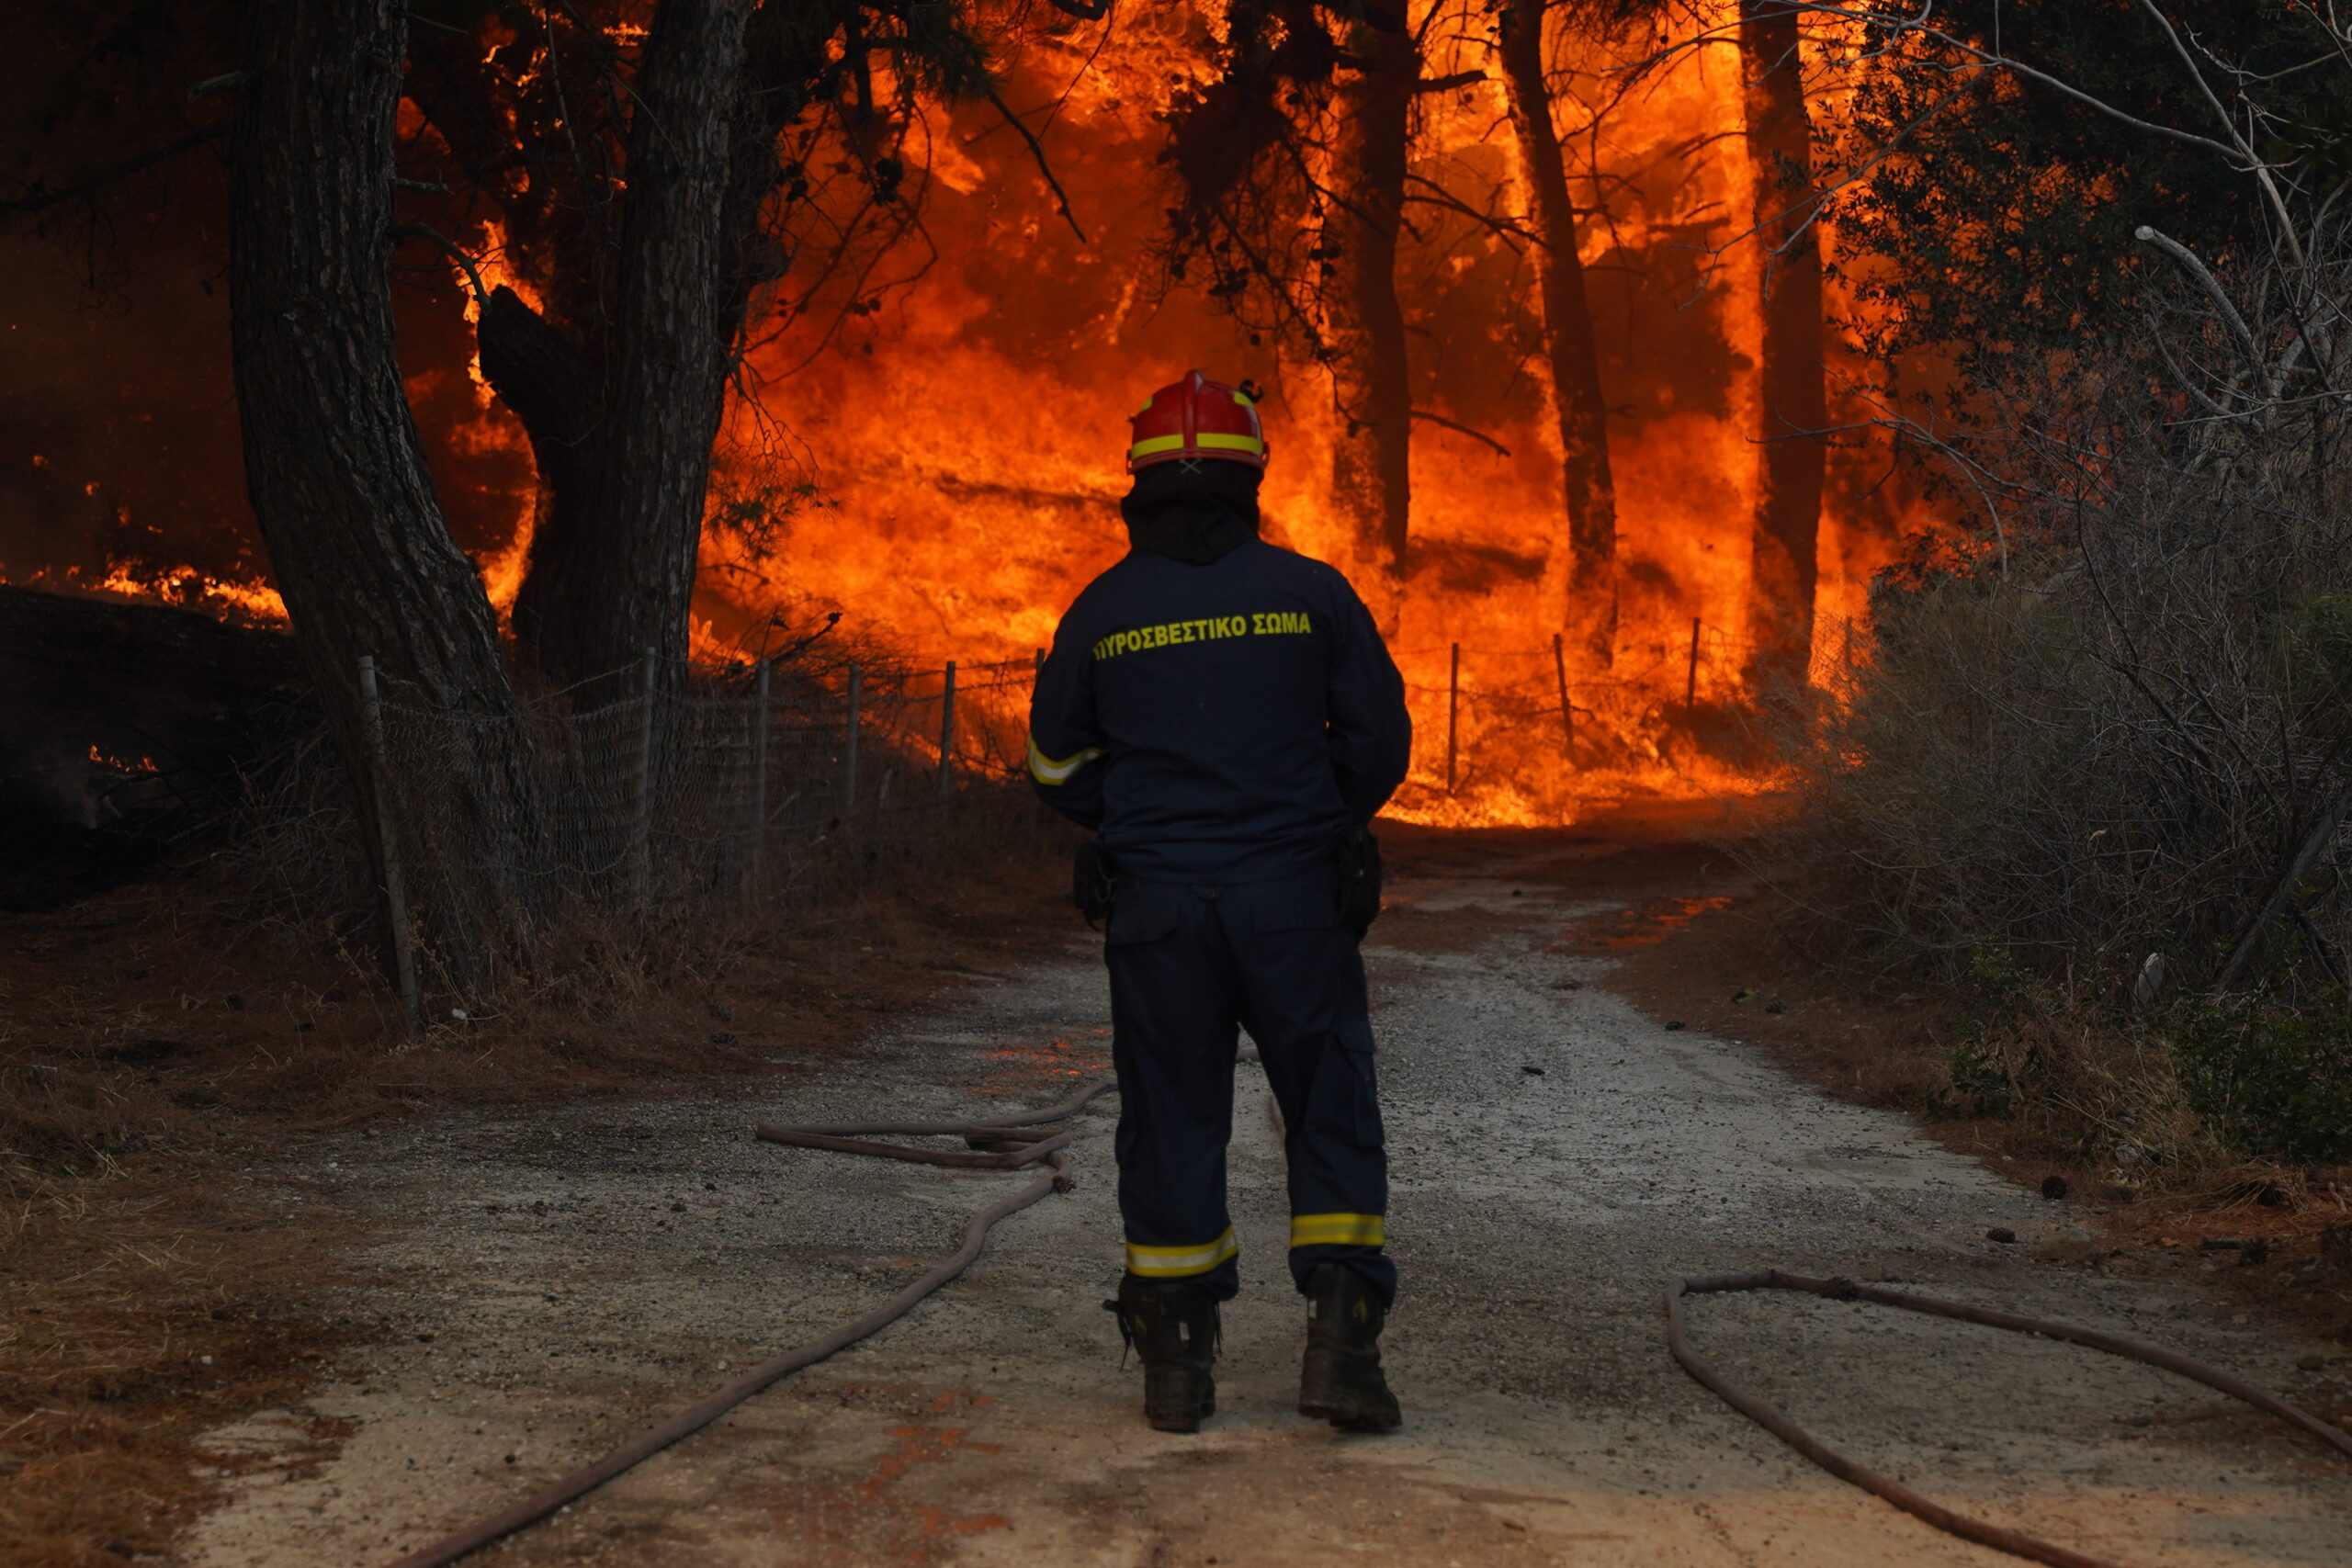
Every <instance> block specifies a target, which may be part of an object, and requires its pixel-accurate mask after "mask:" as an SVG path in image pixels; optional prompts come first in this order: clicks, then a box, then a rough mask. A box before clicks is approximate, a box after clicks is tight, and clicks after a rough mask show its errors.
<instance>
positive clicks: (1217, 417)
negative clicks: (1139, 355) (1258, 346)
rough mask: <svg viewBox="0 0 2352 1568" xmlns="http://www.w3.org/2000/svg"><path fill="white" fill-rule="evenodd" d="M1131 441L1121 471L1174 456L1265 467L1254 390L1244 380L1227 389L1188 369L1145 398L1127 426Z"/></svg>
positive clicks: (1133, 470)
mask: <svg viewBox="0 0 2352 1568" xmlns="http://www.w3.org/2000/svg"><path fill="white" fill-rule="evenodd" d="M1129 423H1132V424H1133V425H1134V426H1135V441H1134V444H1133V445H1132V446H1129V447H1128V448H1127V472H1129V473H1131V474H1132V473H1134V472H1136V470H1137V469H1139V468H1149V467H1151V466H1152V465H1153V464H1154V463H1168V462H1173V461H1175V460H1176V459H1177V458H1179V457H1222V458H1225V459H1227V460H1228V461H1231V462H1236V463H1247V464H1249V465H1250V467H1251V468H1264V467H1265V466H1266V433H1265V431H1264V430H1263V429H1261V427H1260V426H1259V423H1258V389H1257V388H1255V387H1253V386H1251V385H1250V383H1249V382H1247V381H1244V382H1242V383H1241V385H1240V386H1238V387H1228V386H1227V385H1226V384H1225V383H1224V382H1222V381H1212V380H1210V379H1209V378H1207V377H1205V376H1204V375H1202V374H1201V373H1200V372H1199V371H1197V370H1189V371H1186V372H1185V374H1184V378H1183V379H1182V380H1181V381H1179V382H1177V383H1175V384H1174V385H1173V386H1168V387H1162V388H1160V389H1159V390H1158V391H1156V392H1154V393H1152V394H1151V400H1150V401H1149V402H1147V403H1146V404H1144V405H1143V407H1142V408H1141V409H1140V410H1138V411H1136V416H1135V418H1134V419H1133V420H1132V421H1130V422H1129Z"/></svg>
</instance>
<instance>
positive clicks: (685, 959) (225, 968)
mask: <svg viewBox="0 0 2352 1568" xmlns="http://www.w3.org/2000/svg"><path fill="white" fill-rule="evenodd" d="M1060 843H1061V836H1060V835H1059V834H1058V833H1056V832H1051V831H1048V832H1044V833H1037V832H1033V831H1032V830H1031V827H1030V820H1029V817H1028V814H1027V812H1026V810H1025V808H1023V807H1018V806H1017V805H1016V804H1015V803H1012V802H1008V801H1004V800H1001V799H999V800H996V801H994V802H993V803H989V802H986V801H983V802H980V803H977V804H976V805H974V806H973V807H972V808H971V809H970V811H969V813H968V814H967V816H965V817H963V818H959V819H956V820H950V821H948V822H945V823H944V824H939V825H936V830H933V831H931V832H929V833H928V834H927V835H926V836H924V837H922V839H920V840H916V839H912V838H908V839H903V840H898V841H894V842H893V843H892V844H890V845H889V846H888V852H887V853H884V854H881V855H877V857H876V862H875V863H874V865H873V866H872V867H871V868H870V870H869V871H868V873H867V874H865V876H864V877H863V878H862V881H863V884H864V886H863V888H862V890H852V889H849V888H846V887H844V888H842V889H839V890H837V891H835V892H834V893H833V894H832V895H831V897H828V898H827V900H826V901H825V902H823V903H821V904H804V905H800V906H797V907H792V908H764V909H760V910H756V911H747V912H744V913H742V914H740V915H737V916H734V917H730V918H729V919H728V920H727V921H725V922H724V923H716V922H714V923H712V924H709V925H707V926H705V927H704V928H703V929H701V930H699V931H688V930H685V929H684V928H679V929H676V930H669V931H664V932H662V933H661V934H662V941H660V942H629V941H628V940H626V938H625V936H624V935H623V934H622V933H619V932H605V933H601V935H600V936H598V937H597V938H596V939H595V940H589V941H583V942H578V943H575V944H574V945H573V946H572V947H571V950H570V952H571V960H570V962H569V963H568V964H566V966H565V967H564V968H563V969H562V970H561V971H559V972H556V973H551V974H545V975H542V976H537V977H536V978H533V979H530V980H516V981H514V982H511V983H510V984H508V985H507V986H506V987H504V988H503V989H502V990H501V991H499V992H497V993H496V994H494V995H493V996H492V997H491V998H488V999H487V1002H486V1004H484V1005H478V1006H477V1007H476V1008H475V1009H474V1011H475V1012H476V1014H477V1016H475V1017H473V1018H471V1019H469V1020H466V1021H456V1020H451V1019H447V1018H443V1019H441V1020H440V1021H438V1022H436V1023H435V1025H434V1026H433V1028H432V1029H431V1030H430V1031H429V1032H428V1033H427V1034H426V1036H425V1037H424V1038H423V1039H421V1040H414V1041H407V1040H402V1039H401V1038H399V1036H398V1030H397V1019H398V1009H397V1006H396V1004H395V1002H394V1000H393V998H391V996H390V994H389V993H388V991H387V989H386V987H384V985H383V983H382V981H381V980H380V978H379V976H378V975H377V973H376V971H375V969H374V967H373V965H372V964H370V963H369V962H368V959H367V957H366V955H365V954H363V953H359V952H356V951H355V950H354V943H353V939H352V938H351V937H350V936H349V935H348V934H347V933H349V932H351V931H357V930H359V929H361V928H359V927H358V926H357V924H356V922H350V921H346V920H344V919H339V918H337V917H336V916H334V915H333V914H330V913H323V912H322V913H316V914H306V913H304V912H301V911H299V910H292V911H289V910H288V908H287V907H286V905H285V903H284V901H283V900H282V899H274V898H273V897H270V895H269V890H268V889H267V887H266V886H258V885H257V884H256V882H255V880H254V876H253V874H252V866H251V863H250V862H249V861H248V862H245V863H239V864H236V865H234V866H232V868H230V871H228V872H224V870H223V868H222V867H221V866H220V865H219V864H217V863H215V864H209V865H199V866H198V867H196V868H193V869H192V870H185V871H183V872H182V873H181V874H176V875H175V876H173V877H169V878H166V879H164V880H161V881H158V882H155V883H152V884H149V885H145V886H136V887H130V888H125V889H121V890H119V891H118V892H116V893H113V894H109V895H107V896H104V897H98V898H95V899H92V900H88V901H86V902H85V903H82V904H79V905H76V906H74V907H73V908H68V909H65V910H62V911H59V912H57V913H54V914H50V915H39V916H12V917H0V1540H6V1541H7V1542H9V1543H10V1544H9V1547H8V1549H7V1551H6V1552H5V1553H0V1556H5V1557H6V1561H7V1562H10V1563H11V1564H12V1565H13V1564H17V1563H23V1564H26V1565H28V1568H32V1565H40V1568H48V1565H51V1564H60V1565H62V1564H97V1563H119V1562H121V1561H123V1559H124V1555H125V1554H126V1553H128V1552H139V1553H145V1552H155V1551H165V1550H167V1549H168V1547H169V1544H170V1541H171V1539H172V1536H173V1532H174V1530H175V1529H176V1528H177V1527H178V1526H179V1525H180V1524H181V1523H182V1522H184V1521H185V1520H186V1519H187V1518H188V1517H192V1515H193V1514H194V1513H195V1512H196V1511H198V1509H200V1508H201V1507H202V1506H203V1505H204V1503H205V1501H206V1499H207V1498H208V1497H209V1495H211V1494H212V1490H213V1488H214V1486H215V1485H216V1484H217V1480H216V1479H215V1478H214V1477H213V1476H211V1475H209V1474H208V1472H217V1471H218V1470H219V1468H220V1466H222V1465H224V1464H230V1463H233V1461H229V1460H224V1459H222V1458H220V1456H207V1455H206V1454H205V1452H204V1450H203V1434H204V1433H205V1432H207V1431H208V1430H210V1429H212V1428H215V1427H219V1426H220V1425H221V1424H223V1423H225V1422H229V1421H232V1420H234V1419H236V1418H238V1417H239V1416H243V1415H247V1414H250V1413H251V1412H254V1411H256V1410H260V1409H264V1408H267V1407H271V1406H276V1405H283V1404H288V1403H289V1402H293V1401H296V1400H298V1399H299V1398H300V1395H301V1393H302V1392H303V1391H304V1390H305V1389H306V1388H307V1387H308V1386H309V1385H310V1383H311V1380H312V1379H313V1377H314V1376H315V1375H316V1372H317V1371H318V1369H319V1367H320V1365H321V1364H322V1361H323V1360H324V1359H328V1358H331V1357H332V1356H333V1355H334V1350H335V1347H336V1345H337V1344H338V1342H339V1341H341V1340H343V1339H345V1338H347V1337H352V1336H355V1335H356V1334H358V1333H359V1332H361V1330H360V1329H359V1328H358V1327H357V1326H355V1325H350V1324H346V1323H338V1322H336V1321H334V1317H333V1315H332V1310H331V1309H328V1308H324V1307H322V1303H323V1302H327V1301H331V1300H333V1299H334V1297H333V1293H332V1288H333V1286H334V1283H335V1280H334V1263H333V1258H334V1255H335V1253H336V1251H337V1249H338V1248H339V1247H340V1246H341V1245H342V1244H344V1243H345V1241H346V1240H347V1239H348V1238H347V1237H345V1236H344V1235H339V1234H338V1233H336V1232H335V1231H334V1228H333V1225H332V1224H331V1223H330V1222H325V1221H318V1220H311V1219H305V1218H301V1217H299V1215H298V1213H297V1212H296V1211H292V1210H287V1209H283V1208H281V1206H280V1204H279V1203H278V1202H277V1201H276V1200H275V1198H274V1197H273V1196H272V1194H271V1193H269V1192H268V1191H266V1190H258V1189H256V1188H255V1187H254V1185H252V1184H250V1183H246V1182H241V1181H240V1180H239V1179H238V1172H239V1169H240V1168H241V1167H242V1166H243V1165H245V1164H247V1163H249V1162H250V1161H251V1160H252V1159H253V1157H254V1155H255V1154H256V1153H258V1152H259V1151H261V1150H263V1149H265V1148H270V1147H276V1146H279V1145H283V1144H284V1143H285V1142H286V1141H287V1140H288V1139H290V1138H300V1137H301V1136H303V1135H305V1134H314V1133H319V1132H322V1131H327V1130H333V1129H338V1128H347V1127H351V1126H355V1125H360V1124H365V1123H368V1122H380V1121H386V1120H390V1119H393V1118H399V1117H404V1116H411V1115H415V1114H420V1113H427V1112H430V1111H432V1110H434V1109H435V1108H436V1107H442V1106H449V1105H475V1104H482V1103H492V1102H501V1101H514V1100H527V1099H546V1098H556V1097H567V1098H568V1097H576V1096H590V1095H599V1094H618V1093H628V1094H632V1095H646V1094H665V1093H673V1092H685V1091H689V1090H691V1089H693V1088H694V1087H695V1085H696V1084H697V1083H707V1081H708V1078H709V1077H711V1076H712V1075H719V1074H736V1073H751V1072H759V1071H763V1070H769V1069H770V1068H771V1065H772V1064H773V1063H774V1062H775V1060H777V1059H778V1058H787V1059H788V1058H794V1057H800V1058H808V1057H821V1056H822V1055H824V1054H825V1053H827V1052H829V1051H831V1050H833V1049H835V1048H837V1047H838V1046H839V1045H840V1044H841V1043H842V1042H843V1041H845V1040H848V1039H852V1038H854V1037H855V1036H857V1035H859V1034H862V1033H864V1032H867V1031H868V1030H870V1029H871V1028H872V1027H873V1025H874V1023H875V1022H876V1021H877V1019H878V1018H880V1017H882V1016H886V1015H888V1014H890V1013H894V1012H898V1011H900V1010H908V1009H911V1008H916V1007H920V1006H922V1005H925V1004H926V1003H929V1002H932V1001H933V1000H935V999H936V998H937V997H938V996H939V994H940V993H941V992H942V991H943V990H946V989H950V988H953V987H956V986H959V985H962V984H965V983H967V982H968V980H969V978H970V977H971V976H984V975H990V974H995V973H1001V972H1003V971H1005V970H1006V969H1008V968H1010V967H1011V966H1012V964H1015V963H1016V962H1018V961H1019V959H1021V958H1022V957H1023V956H1025V955H1026V954H1028V953H1031V952H1034V951H1036V950H1037V949H1039V948H1040V947H1041V946H1051V945H1054V944H1057V943H1059V942H1063V941H1065V940H1067V939H1068V937H1069V935H1070V934H1072V932H1073V931H1074V928H1075V917H1074V916H1073V915H1070V914H1069V911H1068V910H1067V908H1066V905H1065V899H1066V894H1065V893H1064V891H1063V889H1064V887H1065V886H1066V880H1065V874H1064V873H1063V871H1062V869H1061V865H1060V863H1059V859H1058V851H1059V846H1060ZM483 1014H487V1015H488V1016H481V1015H483Z"/></svg>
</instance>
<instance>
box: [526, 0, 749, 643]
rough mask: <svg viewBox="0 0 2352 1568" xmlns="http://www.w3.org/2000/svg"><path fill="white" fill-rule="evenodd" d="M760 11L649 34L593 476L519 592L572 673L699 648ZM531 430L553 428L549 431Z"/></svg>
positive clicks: (723, 9) (740, 2)
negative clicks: (701, 576)
mask: <svg viewBox="0 0 2352 1568" xmlns="http://www.w3.org/2000/svg"><path fill="white" fill-rule="evenodd" d="M750 10H751V4H750V0H662V6H661V9H660V10H659V11H658V12H656V13H655V16H654V22H653V31H652V34H651V36H650V38H649V39H647V41H646V48H645V61H644V64H643V67H642V69H640V70H639V73H638V75H637V80H636V86H635V95H634V96H635V99H636V109H635V113H634V117H633V118H632V121H631V125H630V131H629V144H628V207H627V209H626V212H625V215H624V217H623V219H622V222H621V242H620V270H619V276H618V280H617V288H616V296H615V299H614V300H613V308H612V322H611V330H610V333H609V339H608V341H609V344H610V348H609V359H608V363H607V364H606V366H605V372H604V376H603V378H602V379H603V395H602V397H601V398H600V399H599V400H597V401H596V403H595V405H594V412H593V421H594V424H593V428H594V436H593V437H592V440H591V445H592V446H593V452H592V454H591V456H590V461H592V462H593V463H594V479H593V480H592V481H590V482H589V484H588V485H587V486H586V489H587V491H588V493H587V494H586V495H585V496H584V497H583V498H582V501H581V503H580V504H577V505H573V504H567V502H568V500H569V498H568V497H567V496H566V495H565V493H564V491H563V489H562V488H561V487H560V486H559V487H556V488H555V489H554V490H553V491H552V499H553V502H554V504H552V505H551V506H550V507H549V508H548V513H547V516H546V518H545V520H544V524H543V526H542V528H541V529H540V531H539V532H537V533H536V534H535V535H534V536H533V537H532V541H531V558H530V567H529V571H528V573H527V575H526V577H525V579H524V583H523V589H522V592H521V594H520V595H519V596H518V597H517V599H516V600H515V636H516V638H517V640H518V641H519V642H520V643H521V644H522V645H523V649H524V653H525V656H526V659H528V660H530V661H531V662H532V663H533V664H534V665H535V666H536V667H537V669H538V670H539V671H541V672H542V673H543V674H545V675H546V676H547V677H548V678H549V679H551V680H553V681H556V682H560V683H562V684H572V683H574V682H580V681H583V680H588V679H590V678H592V677H596V676H601V675H606V674H609V673H611V672H613V671H620V670H623V669H627V668H629V667H633V666H634V665H635V664H636V663H637V661H638V660H639V659H640V658H641V657H642V656H643V653H644V651H645V650H646V649H652V650H653V651H654V652H655V653H657V654H659V655H661V656H662V668H663V669H664V670H665V671H671V672H673V673H674V672H675V671H677V670H678V669H679V668H680V666H681V661H683V660H684V658H685V655H686V650H687V642H686V639H687V611H688V607H689V605H690V604H691V603H692V599H693V594H694V583H695V555H696V551H697V547H699V545H700V543H701V539H702V520H703V504H704V499H705V495H706V492H707V490H708V487H709V482H710V451H711V444H712V442H713V441H715V440H716V439H717V437H718V422H719V414H720V412H721V409H722V406H723V403H724V399H725V394H726V388H727V376H728V371H729V367H730V357H729V355H730V352H731V339H732V335H733V329H734V325H735V323H736V321H738V320H739V319H740V310H741V303H740V296H739V297H738V298H737V299H734V300H731V301H730V300H729V299H724V298H722V293H723V290H722V283H723V282H726V281H731V279H732V277H733V276H734V274H735V272H736V270H737V266H738V264H739V256H738V250H737V246H736V245H735V244H734V243H731V241H732V237H731V236H729V235H727V234H725V233H724V232H723V231H724V227H725V219H724V214H725V209H726V208H727V201H726V197H727V195H728V192H729V183H730V182H729V173H730V168H729V162H730V160H729V153H730V143H731V141H732V138H731V135H730V132H731V130H733V128H734V126H735V123H736V120H737V107H738V94H739V92H740V91H741V79H742V74H743V69H742V68H743V27H744V22H745V19H746V18H747V17H748V16H749V14H750ZM516 303H517V304H518V305H519V304H520V301H519V300H518V301H516ZM485 320H487V317H486V316H485ZM505 390H506V389H505V388H503V387H502V388H501V391H502V394H503V393H504V392H505ZM510 401H513V399H512V398H510ZM516 407H517V412H522V405H521V404H520V403H517V404H516ZM550 437H551V438H552V439H555V440H561V439H562V438H563V437H562V435H561V434H555V433H550ZM533 440H534V446H535V448H536V449H541V450H543V449H544V448H545V446H547V445H548V441H547V440H546V439H542V436H541V434H540V433H539V432H537V431H535V432H534V433H533ZM622 689H626V688H625V687H624V688H622Z"/></svg>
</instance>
